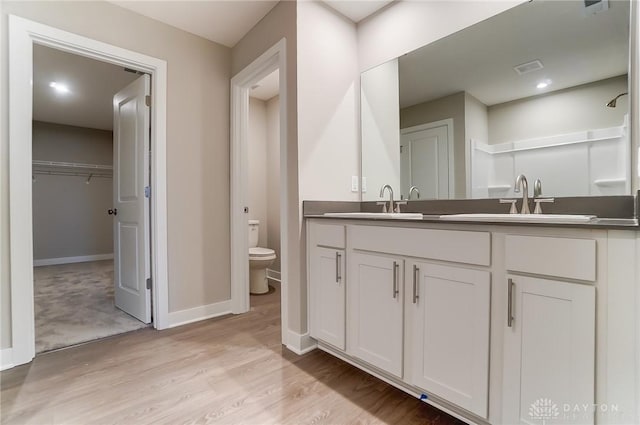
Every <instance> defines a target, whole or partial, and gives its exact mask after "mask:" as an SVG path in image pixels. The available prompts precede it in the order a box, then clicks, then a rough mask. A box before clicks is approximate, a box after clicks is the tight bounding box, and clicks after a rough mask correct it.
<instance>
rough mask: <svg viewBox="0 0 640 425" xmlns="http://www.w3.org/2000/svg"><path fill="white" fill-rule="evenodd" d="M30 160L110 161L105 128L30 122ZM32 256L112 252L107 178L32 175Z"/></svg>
mask: <svg viewBox="0 0 640 425" xmlns="http://www.w3.org/2000/svg"><path fill="white" fill-rule="evenodd" d="M32 141H33V159H36V160H42V161H61V162H79V163H88V164H99V165H111V164H112V162H113V149H112V146H113V135H112V132H111V131H105V130H94V129H90V128H81V127H72V126H68V125H59V124H50V123H44V122H40V121H34V122H33V139H32ZM34 177H35V182H34V183H33V258H34V260H41V259H50V258H62V257H78V256H86V255H96V254H111V253H112V252H113V221H112V219H111V216H109V215H107V209H108V208H111V207H112V202H113V196H112V193H113V180H112V179H110V178H98V177H96V178H92V179H91V180H90V181H89V184H87V183H86V181H87V177H82V176H58V175H38V174H34Z"/></svg>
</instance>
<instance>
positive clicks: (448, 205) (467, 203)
mask: <svg viewBox="0 0 640 425" xmlns="http://www.w3.org/2000/svg"><path fill="white" fill-rule="evenodd" d="M637 203H638V197H637V196H607V197H603V196H601V197H568V198H556V202H555V203H554V204H550V205H544V208H545V210H544V212H545V213H546V214H578V215H593V216H596V217H597V218H596V219H594V220H592V221H590V222H585V223H545V222H536V223H531V222H518V221H508V222H507V221H501V220H500V219H496V220H492V221H487V220H486V219H483V220H473V219H472V218H470V219H469V220H461V219H457V220H455V221H453V220H446V219H445V220H443V219H441V218H440V216H442V215H450V214H464V213H494V214H495V213H500V214H502V213H506V212H507V211H505V205H504V204H500V203H499V202H498V200H497V199H464V200H462V199H461V200H425V201H421V200H418V201H410V202H409V203H408V204H407V205H403V206H402V212H416V213H422V214H423V218H422V219H409V218H388V217H366V218H363V217H348V216H347V217H335V216H326V215H324V213H330V212H331V213H357V212H366V213H371V212H379V211H380V206H378V205H376V202H358V201H304V202H303V215H304V218H319V219H332V220H349V221H361V222H363V221H374V222H387V223H388V222H401V223H439V224H465V225H470V224H474V225H493V226H495V225H499V226H511V227H513V226H520V227H522V226H527V227H562V228H577V229H618V230H640V226H639V225H638V217H637V215H636V214H637V210H638V209H639V208H638V207H637V205H636V204H637ZM518 207H520V203H519V204H518Z"/></svg>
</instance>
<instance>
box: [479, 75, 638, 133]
mask: <svg viewBox="0 0 640 425" xmlns="http://www.w3.org/2000/svg"><path fill="white" fill-rule="evenodd" d="M626 91H628V86H627V76H626V75H622V76H619V77H614V78H608V79H606V80H601V81H596V82H594V83H589V84H584V85H581V86H577V87H571V88H568V89H565V90H558V91H555V92H551V93H549V94H547V95H543V96H534V97H528V98H525V99H520V100H514V101H513V102H507V103H501V104H499V105H494V106H490V107H489V108H488V111H489V140H488V141H487V143H490V144H495V143H503V142H513V141H517V140H524V139H532V138H537V137H545V136H554V135H558V134H566V133H572V132H576V131H583V130H587V129H595V128H605V127H615V126H619V125H621V124H622V122H623V117H624V114H625V113H628V111H629V108H628V105H629V96H623V97H621V98H620V99H618V105H617V107H616V108H607V107H606V106H605V105H606V103H607V102H608V101H609V100H611V99H613V98H614V97H615V96H616V95H618V94H620V93H624V92H626Z"/></svg>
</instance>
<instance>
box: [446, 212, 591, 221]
mask: <svg viewBox="0 0 640 425" xmlns="http://www.w3.org/2000/svg"><path fill="white" fill-rule="evenodd" d="M595 218H596V216H595V215H568V214H483V213H480V214H451V215H441V216H440V220H445V221H493V222H499V221H505V222H507V221H508V222H517V223H555V224H569V223H589V222H591V221H593V220H594V219H595Z"/></svg>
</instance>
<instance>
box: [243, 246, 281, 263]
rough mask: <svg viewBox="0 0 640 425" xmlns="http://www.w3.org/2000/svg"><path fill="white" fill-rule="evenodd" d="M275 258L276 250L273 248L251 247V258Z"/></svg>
mask: <svg viewBox="0 0 640 425" xmlns="http://www.w3.org/2000/svg"><path fill="white" fill-rule="evenodd" d="M275 258H276V252H275V251H274V250H273V249H270V248H261V247H259V246H255V247H252V248H249V259H256V260H267V259H275Z"/></svg>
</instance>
